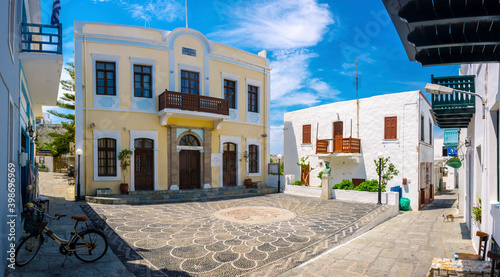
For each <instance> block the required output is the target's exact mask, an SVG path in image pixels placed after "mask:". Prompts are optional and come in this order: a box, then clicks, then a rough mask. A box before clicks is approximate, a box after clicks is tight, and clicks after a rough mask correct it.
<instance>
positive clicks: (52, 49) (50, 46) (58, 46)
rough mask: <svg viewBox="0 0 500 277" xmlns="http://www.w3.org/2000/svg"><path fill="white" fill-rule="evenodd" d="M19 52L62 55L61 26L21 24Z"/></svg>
mask: <svg viewBox="0 0 500 277" xmlns="http://www.w3.org/2000/svg"><path fill="white" fill-rule="evenodd" d="M21 52H36V53H46V54H59V55H61V54H62V24H58V25H46V24H33V23H21Z"/></svg>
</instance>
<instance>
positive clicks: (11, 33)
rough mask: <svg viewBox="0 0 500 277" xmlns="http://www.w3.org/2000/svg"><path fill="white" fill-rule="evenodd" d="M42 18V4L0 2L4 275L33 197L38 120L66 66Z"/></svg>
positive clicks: (56, 35)
mask: <svg viewBox="0 0 500 277" xmlns="http://www.w3.org/2000/svg"><path fill="white" fill-rule="evenodd" d="M40 18H41V7H40V1H15V0H10V1H0V26H2V28H0V38H2V43H0V118H1V119H2V120H0V153H1V154H0V179H1V180H2V182H1V183H0V190H1V191H2V193H0V203H2V205H0V221H1V222H2V225H1V226H0V237H1V238H2V243H0V268H2V269H4V268H5V267H6V266H8V265H12V260H10V261H9V260H7V258H8V257H10V255H11V254H10V253H8V252H7V251H11V247H10V243H16V242H17V240H18V239H19V238H20V237H21V234H22V230H21V220H22V219H21V211H22V207H23V205H24V204H26V202H27V201H28V200H30V197H33V193H30V188H31V187H29V186H28V185H29V181H28V180H29V179H28V176H29V171H30V169H31V171H32V172H34V170H35V166H34V157H35V143H34V139H35V134H36V133H35V131H36V119H39V118H42V116H43V115H42V105H47V106H52V105H55V103H56V100H57V90H58V87H59V79H60V77H61V70H62V64H63V57H62V31H61V30H62V25H48V24H47V25H43V24H41V22H40V21H41V19H40ZM9 173H10V174H9ZM12 174H14V176H12ZM12 220H15V224H14V223H12V224H11V223H9V224H7V223H8V222H12ZM13 238H15V239H16V240H13ZM3 274H4V270H0V276H3Z"/></svg>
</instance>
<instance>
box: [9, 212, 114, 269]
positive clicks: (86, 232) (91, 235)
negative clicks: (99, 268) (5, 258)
mask: <svg viewBox="0 0 500 277" xmlns="http://www.w3.org/2000/svg"><path fill="white" fill-rule="evenodd" d="M38 205H39V203H28V204H27V210H26V211H24V212H23V214H24V216H25V224H24V230H25V231H26V232H27V233H30V235H29V236H27V237H25V238H24V239H22V240H21V241H20V243H19V245H18V246H17V248H16V252H15V257H16V265H17V266H19V267H21V266H24V265H26V264H28V263H29V262H30V261H31V260H33V258H34V257H35V256H36V254H37V253H38V251H39V250H40V248H41V246H42V244H43V242H44V240H45V238H44V236H43V235H42V233H45V234H46V235H47V236H48V237H49V238H51V239H52V240H54V242H55V243H57V244H58V245H59V253H61V254H62V255H66V258H65V259H64V262H63V264H62V266H64V263H65V262H66V259H67V258H68V255H69V256H71V255H72V254H73V253H74V254H75V256H76V257H77V258H78V259H79V260H81V261H83V262H87V263H89V262H95V261H97V260H99V259H100V258H102V257H103V256H104V254H106V251H107V250H108V240H107V239H106V236H105V235H104V233H102V232H101V231H99V230H97V229H95V228H90V227H89V226H88V224H87V223H85V225H86V228H84V229H83V230H80V231H77V227H78V223H80V222H85V221H87V219H88V217H87V216H86V215H80V216H72V217H71V218H72V219H74V220H76V223H75V227H73V231H72V232H71V236H70V238H69V239H68V240H65V239H62V238H60V237H59V236H57V235H56V234H54V232H52V231H51V230H50V229H49V228H48V227H47V224H48V221H47V220H46V219H45V217H48V218H49V219H51V220H53V219H56V220H59V219H61V217H64V216H66V215H60V214H55V216H50V215H49V214H47V213H45V212H44V211H43V210H42V209H43V206H42V209H40V208H37V206H38Z"/></svg>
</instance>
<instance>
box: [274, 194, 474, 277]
mask: <svg viewBox="0 0 500 277" xmlns="http://www.w3.org/2000/svg"><path fill="white" fill-rule="evenodd" d="M456 199H457V191H456V190H454V191H446V192H444V193H443V194H442V195H436V197H435V201H434V203H433V204H431V205H428V206H427V207H425V208H424V209H423V210H422V211H420V212H418V211H415V212H413V211H412V212H400V215H399V216H396V217H394V218H392V219H390V220H388V221H386V222H384V223H382V224H380V225H379V226H377V227H375V228H374V229H372V230H371V231H369V232H367V233H366V234H365V235H363V236H361V237H359V238H357V239H355V240H353V241H351V242H350V243H347V244H344V245H342V246H340V247H338V248H336V249H333V250H331V251H329V252H328V253H326V254H324V255H322V256H321V257H319V258H317V259H315V260H312V261H310V262H308V263H306V264H304V265H302V266H299V267H297V268H295V269H293V270H290V271H288V272H286V273H284V274H281V275H280V277H288V276H395V277H406V276H418V277H420V276H425V275H426V273H427V271H428V270H429V268H430V266H431V260H432V258H434V257H436V258H452V257H453V254H454V253H455V252H465V253H475V252H476V251H474V250H473V248H472V242H471V238H470V235H469V234H468V233H467V232H468V231H467V227H466V225H465V223H464V219H463V216H462V215H459V214H457V209H456ZM444 213H446V214H453V215H454V216H455V220H454V222H451V221H450V222H448V221H443V217H442V214H444Z"/></svg>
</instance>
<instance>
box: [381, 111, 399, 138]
mask: <svg viewBox="0 0 500 277" xmlns="http://www.w3.org/2000/svg"><path fill="white" fill-rule="evenodd" d="M384 125H385V126H384V139H397V138H398V132H397V131H398V129H397V126H398V118H397V116H391V117H386V118H385V124H384Z"/></svg>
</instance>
